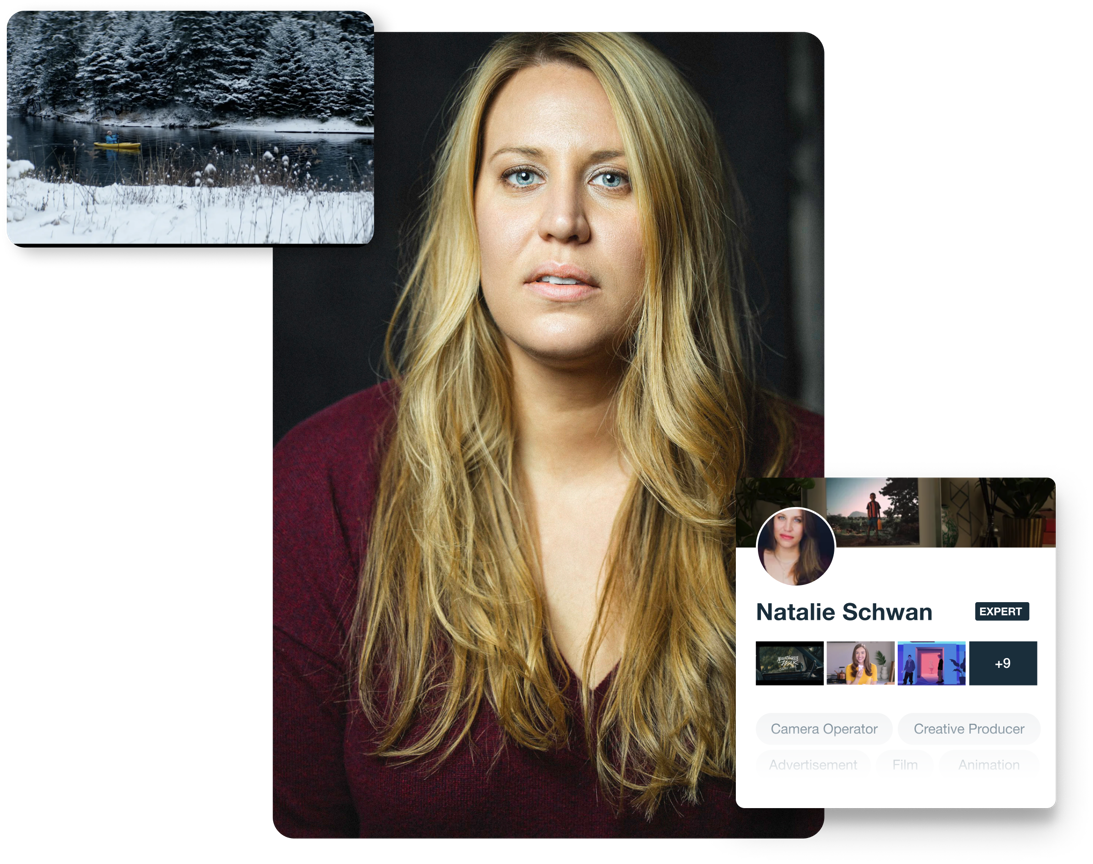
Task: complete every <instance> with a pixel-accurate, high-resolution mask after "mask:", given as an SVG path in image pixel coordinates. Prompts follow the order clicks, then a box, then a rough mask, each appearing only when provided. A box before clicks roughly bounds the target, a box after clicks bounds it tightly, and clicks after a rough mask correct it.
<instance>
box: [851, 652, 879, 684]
mask: <svg viewBox="0 0 1093 864" xmlns="http://www.w3.org/2000/svg"><path fill="white" fill-rule="evenodd" d="M852 656H853V658H854V659H853V662H851V664H850V665H849V666H848V667H847V669H846V682H847V683H848V684H876V683H877V667H876V666H874V665H873V664H872V663H870V662H869V652H868V651H867V650H866V649H865V646H864V645H862V644H861V643H860V642H859V643H858V644H857V645H855V646H854V653H853V655H852Z"/></svg>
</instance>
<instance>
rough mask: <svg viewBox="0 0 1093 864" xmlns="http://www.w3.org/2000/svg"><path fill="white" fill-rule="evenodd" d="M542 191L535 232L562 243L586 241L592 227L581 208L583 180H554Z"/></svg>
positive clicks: (585, 203) (583, 200) (583, 202)
mask: <svg viewBox="0 0 1093 864" xmlns="http://www.w3.org/2000/svg"><path fill="white" fill-rule="evenodd" d="M544 192H545V193H546V194H545V195H543V196H542V197H541V199H540V200H541V201H542V202H543V212H542V215H541V216H540V218H539V236H540V237H541V238H542V239H544V240H560V241H561V242H563V243H587V242H588V240H589V238H590V237H591V236H592V230H591V228H590V226H589V224H588V214H587V213H586V212H585V207H586V205H587V202H586V201H585V197H584V186H583V183H581V182H579V181H559V180H555V181H554V182H553V183H551V184H549V185H548V186H547V188H546V189H545V190H544Z"/></svg>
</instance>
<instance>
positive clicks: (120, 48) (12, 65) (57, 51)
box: [8, 12, 374, 125]
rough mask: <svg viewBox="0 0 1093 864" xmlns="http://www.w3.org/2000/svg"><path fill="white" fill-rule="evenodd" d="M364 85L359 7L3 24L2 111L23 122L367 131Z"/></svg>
mask: <svg viewBox="0 0 1093 864" xmlns="http://www.w3.org/2000/svg"><path fill="white" fill-rule="evenodd" d="M373 87H374V56H373V28H372V22H371V19H369V17H368V16H367V15H365V14H364V13H361V12H19V13H17V14H15V15H13V16H12V17H11V18H10V19H9V20H8V111H9V112H15V113H19V114H24V115H27V114H29V115H43V116H50V115H60V116H63V115H65V114H69V115H86V116H87V117H88V118H89V119H100V118H116V117H118V116H119V115H122V114H126V113H130V114H140V113H143V112H157V113H166V114H169V115H174V116H177V117H178V121H179V122H180V123H187V124H192V123H204V122H207V123H214V122H219V121H225V120H230V119H256V118H259V117H271V118H278V117H306V118H312V119H317V120H327V119H329V118H332V117H343V118H347V119H349V120H351V121H353V122H355V123H359V124H367V125H371V124H372V123H373V93H374V90H373Z"/></svg>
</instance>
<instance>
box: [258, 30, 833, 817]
mask: <svg viewBox="0 0 1093 864" xmlns="http://www.w3.org/2000/svg"><path fill="white" fill-rule="evenodd" d="M726 168H727V166H723V162H722V156H721V153H720V150H719V147H718V143H717V140H716V135H715V133H714V130H713V126H712V123H711V121H710V118H709V116H708V114H707V113H706V112H705V111H704V109H703V108H702V106H701V105H700V103H699V102H698V100H697V99H696V97H695V96H694V94H693V93H692V92H691V91H690V89H689V88H688V87H687V85H686V84H685V83H684V82H683V80H682V79H681V78H680V76H679V74H678V72H676V71H675V70H674V68H673V67H672V66H671V65H670V64H669V63H668V62H667V61H665V60H664V58H662V57H661V56H660V55H658V54H657V53H656V52H655V51H653V50H652V49H651V48H649V47H648V46H647V45H645V44H644V43H643V42H641V41H640V40H638V39H636V38H633V37H626V36H618V35H611V34H588V35H575V36H561V35H549V36H516V37H509V38H506V39H504V40H501V41H500V42H499V43H497V44H496V45H495V46H494V48H493V49H491V51H490V52H489V54H487V56H486V57H485V58H484V59H483V60H482V62H481V63H480V64H479V65H478V67H477V68H476V70H475V72H474V74H473V76H472V77H471V78H470V79H469V81H468V82H467V84H466V85H465V86H464V88H463V90H462V93H461V96H460V99H459V107H458V110H457V112H456V115H455V117H454V120H453V121H452V125H451V128H450V131H449V133H448V136H447V140H446V143H445V145H444V147H443V150H442V152H441V154H440V158H439V161H438V166H437V173H436V179H435V182H434V184H433V186H432V190H431V196H430V199H429V202H428V208H427V212H426V215H425V218H424V220H423V223H422V224H423V229H422V235H421V241H420V251H419V254H418V256H417V260H416V263H415V265H414V267H413V269H412V271H411V273H410V276H409V279H408V282H407V286H406V289H405V291H404V293H403V296H402V299H401V300H400V304H399V307H398V312H397V315H396V319H395V321H394V322H393V324H392V328H391V330H390V331H389V335H388V357H389V362H390V364H391V367H392V369H393V371H394V376H393V381H392V382H391V383H390V384H388V385H382V386H381V387H378V388H373V389H372V390H370V391H366V392H365V393H363V394H358V395H357V396H355V397H350V399H347V400H344V401H343V402H342V403H339V404H338V405H336V406H334V407H333V408H331V409H328V410H327V411H325V412H323V413H322V414H320V415H318V416H317V417H315V418H312V420H310V421H307V422H306V423H304V424H302V425H301V426H300V427H298V428H297V429H296V430H294V431H293V432H292V433H290V434H289V435H288V436H286V438H285V439H284V441H282V443H281V444H280V445H279V446H278V448H277V452H276V454H275V455H276V463H275V475H276V479H277V484H276V488H275V499H274V500H275V515H276V525H275V569H276V573H275V584H276V587H275V598H276V603H275V683H276V686H277V691H276V693H275V748H276V749H275V823H276V824H277V826H278V828H279V829H280V830H281V831H282V832H283V833H286V834H290V835H293V836H308V835H311V836H315V835H319V836H338V835H346V834H356V833H359V834H362V835H375V834H384V835H410V834H419V835H459V834H463V835H486V834H494V835H534V836H552V835H576V836H597V835H618V834H647V835H654V836H657V835H659V836H663V835H669V834H676V833H685V834H689V835H692V836H694V835H703V834H706V835H712V836H727V835H732V834H745V835H751V836H757V835H758V836H774V835H787V834H788V835H796V836H799V835H807V834H811V833H814V832H815V831H816V830H818V828H819V825H820V824H821V822H822V815H820V814H819V813H818V811H799V812H798V811H746V812H745V811H741V810H739V809H738V808H737V807H736V805H735V800H734V797H733V791H734V790H733V785H732V782H731V777H732V745H733V718H734V705H735V702H734V691H735V686H734V684H735V651H734V624H735V605H734V599H733V593H732V589H731V567H732V563H733V562H732V550H733V532H732V521H731V519H730V518H729V517H728V515H727V514H728V513H729V512H730V506H731V495H732V490H733V489H734V488H735V483H736V481H737V479H738V478H739V477H740V476H741V475H742V474H743V473H744V472H745V471H760V470H761V471H763V472H764V473H770V474H777V473H779V472H780V471H786V470H789V471H794V472H796V473H797V474H798V475H799V476H808V475H809V472H810V471H811V472H813V473H815V472H816V470H817V469H820V468H821V466H820V464H819V463H820V458H821V457H820V455H819V452H820V451H819V439H820V436H821V435H822V433H821V431H820V427H819V423H818V422H817V419H816V418H812V417H810V416H809V415H806V414H804V413H802V412H794V411H792V410H791V409H789V408H788V407H787V406H784V405H783V404H781V403H779V402H776V401H774V400H771V399H769V398H766V397H763V396H762V394H760V393H758V392H757V390H756V389H755V387H754V386H752V385H751V384H750V383H749V381H750V379H749V377H748V371H747V364H746V362H745V361H746V357H747V354H746V351H745V350H744V348H743V346H742V338H741V334H740V332H739V330H738V328H737V325H736V323H735V319H734V312H735V311H737V310H735V309H734V302H735V299H734V293H736V292H739V291H740V290H741V284H740V278H739V274H740V270H741V253H740V246H739V237H738V236H737V233H736V231H737V229H736V228H735V227H734V226H735V223H734V219H739V216H738V215H737V212H738V211H736V210H734V209H733V207H731V206H730V204H731V203H732V194H731V190H732V187H731V184H729V182H728V181H727V180H726V176H725V175H726ZM397 341H401V342H402V345H401V351H400V352H399V353H398V356H397V358H396V356H395V349H394V346H395V343H396V342H397ZM821 470H822V469H821Z"/></svg>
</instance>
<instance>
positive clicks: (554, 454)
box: [509, 346, 625, 479]
mask: <svg viewBox="0 0 1093 864" xmlns="http://www.w3.org/2000/svg"><path fill="white" fill-rule="evenodd" d="M509 358H510V362H511V364H512V369H513V388H512V392H513V406H514V409H515V413H516V435H517V446H516V458H517V461H518V463H519V464H520V467H521V469H522V470H523V471H524V472H526V474H527V475H529V476H536V475H538V476H542V475H544V474H548V475H551V476H553V477H555V478H557V479H574V478H577V477H581V476H587V475H588V474H591V473H596V472H599V471H612V470H618V469H619V467H620V466H621V465H622V451H621V448H620V447H619V444H618V440H617V438H616V437H615V390H616V387H617V386H618V382H619V379H620V378H621V376H622V371H623V370H622V368H621V365H619V364H612V363H605V364H601V365H599V366H581V367H579V368H559V367H556V366H551V365H548V364H544V363H541V362H539V361H537V360H534V359H532V358H530V357H528V356H527V355H526V354H525V353H524V352H523V351H521V350H520V349H519V348H514V347H512V346H510V347H509ZM624 470H625V469H624Z"/></svg>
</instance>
